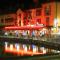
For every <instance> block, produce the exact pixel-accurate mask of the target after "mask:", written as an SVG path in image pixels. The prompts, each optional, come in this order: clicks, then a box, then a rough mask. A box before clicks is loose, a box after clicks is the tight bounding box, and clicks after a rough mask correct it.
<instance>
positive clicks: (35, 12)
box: [23, 2, 54, 26]
mask: <svg viewBox="0 0 60 60" xmlns="http://www.w3.org/2000/svg"><path fill="white" fill-rule="evenodd" d="M46 8H47V9H50V10H49V13H50V15H46V14H45V12H46V11H45V9H46ZM27 11H30V13H28V12H27ZM24 13H25V14H26V15H24V17H25V20H24V22H23V24H24V25H28V24H31V25H33V24H37V22H38V23H39V24H44V25H45V26H53V21H54V3H53V2H51V3H49V4H47V3H45V4H42V7H41V8H35V9H30V10H26V12H24ZM29 14H31V16H30V17H31V18H30V19H29Z"/></svg>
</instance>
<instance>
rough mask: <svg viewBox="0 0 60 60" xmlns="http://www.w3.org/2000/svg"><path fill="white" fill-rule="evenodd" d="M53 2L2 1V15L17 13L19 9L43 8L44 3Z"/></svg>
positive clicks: (0, 2) (28, 0)
mask: <svg viewBox="0 0 60 60" xmlns="http://www.w3.org/2000/svg"><path fill="white" fill-rule="evenodd" d="M50 1H53V0H0V14H3V13H8V12H16V11H17V9H19V8H21V9H22V10H25V9H30V8H37V7H41V4H42V3H45V2H50Z"/></svg>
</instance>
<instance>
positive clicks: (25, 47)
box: [23, 44, 27, 52]
mask: <svg viewBox="0 0 60 60" xmlns="http://www.w3.org/2000/svg"><path fill="white" fill-rule="evenodd" d="M23 49H24V51H25V52H27V46H26V45H25V44H23Z"/></svg>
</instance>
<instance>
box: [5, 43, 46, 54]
mask: <svg viewBox="0 0 60 60" xmlns="http://www.w3.org/2000/svg"><path fill="white" fill-rule="evenodd" d="M6 48H7V49H6ZM36 48H37V47H36V46H34V47H33V51H29V50H27V46H26V45H23V49H20V47H19V44H15V47H13V44H10V46H7V43H6V42H5V52H9V53H13V54H17V55H36V54H45V51H43V52H36V51H37V49H36Z"/></svg>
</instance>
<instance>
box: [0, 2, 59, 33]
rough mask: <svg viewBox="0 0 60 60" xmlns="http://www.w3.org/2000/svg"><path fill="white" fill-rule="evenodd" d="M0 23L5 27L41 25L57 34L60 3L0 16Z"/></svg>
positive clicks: (45, 4) (51, 3)
mask: <svg viewBox="0 0 60 60" xmlns="http://www.w3.org/2000/svg"><path fill="white" fill-rule="evenodd" d="M0 23H4V24H5V25H6V26H27V25H30V26H31V25H34V26H35V25H40V26H41V25H42V26H45V27H46V28H50V30H54V31H55V32H57V31H58V30H60V29H59V26H60V2H49V3H44V4H42V6H41V7H40V8H34V9H28V10H24V11H22V10H21V9H18V10H17V11H16V13H14V14H7V15H1V16H0Z"/></svg>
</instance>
